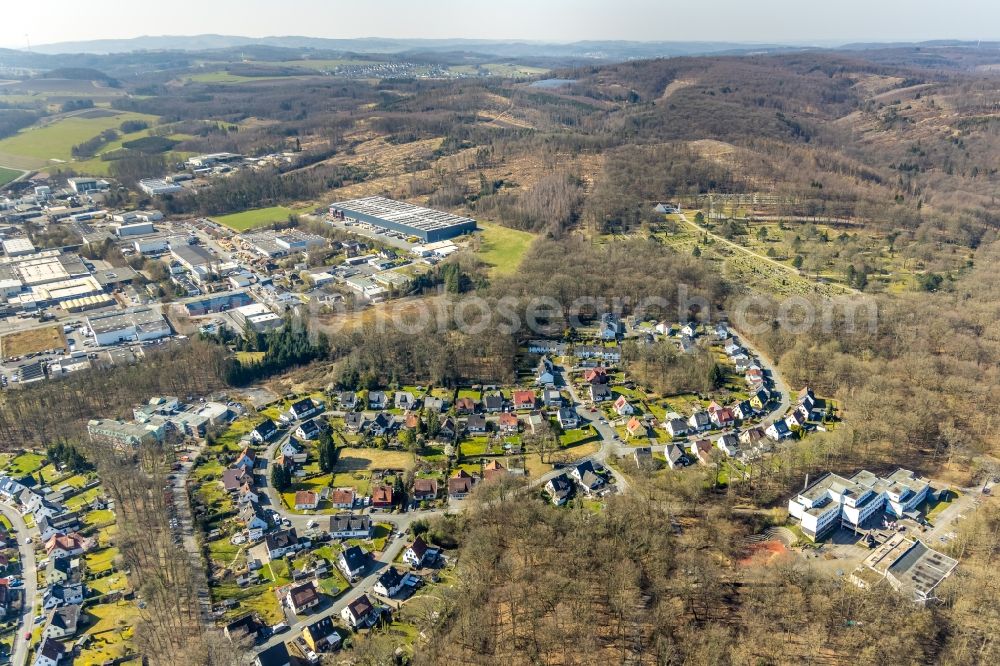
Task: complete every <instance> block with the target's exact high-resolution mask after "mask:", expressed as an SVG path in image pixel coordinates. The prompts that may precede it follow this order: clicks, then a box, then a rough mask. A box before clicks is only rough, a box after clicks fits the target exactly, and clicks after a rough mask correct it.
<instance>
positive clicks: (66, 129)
mask: <svg viewBox="0 0 1000 666" xmlns="http://www.w3.org/2000/svg"><path fill="white" fill-rule="evenodd" d="M156 119H157V118H156V116H150V115H146V114H143V113H131V112H124V111H122V112H116V113H115V114H114V115H109V116H103V117H100V118H84V117H77V116H68V117H65V118H60V119H58V120H56V121H54V122H50V123H48V124H43V125H35V126H33V127H29V128H28V129H25V130H21V131H20V132H18V133H17V134H15V135H14V136H11V137H7V138H6V139H3V140H2V141H0V161H5V160H4V158H3V156H5V155H12V156H15V157H21V158H29V159H33V160H35V161H36V162H37V166H44V165H45V164H46V163H47V162H48V161H49V160H59V161H63V162H70V161H72V160H73V153H72V149H73V146H75V145H78V144H80V143H83V142H84V141H86V140H88V139H92V138H93V137H95V136H97V135H98V134H100V133H101V132H103V131H104V130H108V129H117V128H118V127H119V126H120V125H121V124H122V123H123V122H124V121H126V120H145V121H146V122H149V123H151V124H152V123H153V122H155V121H156Z"/></svg>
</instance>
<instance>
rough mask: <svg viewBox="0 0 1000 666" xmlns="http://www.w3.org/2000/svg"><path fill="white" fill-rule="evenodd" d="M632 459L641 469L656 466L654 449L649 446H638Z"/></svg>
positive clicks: (633, 452)
mask: <svg viewBox="0 0 1000 666" xmlns="http://www.w3.org/2000/svg"><path fill="white" fill-rule="evenodd" d="M632 459H633V460H635V466H636V467H638V468H639V469H650V468H652V467H653V466H654V464H655V463H654V462H653V449H652V448H651V447H649V446H637V447H636V448H635V450H633V451H632Z"/></svg>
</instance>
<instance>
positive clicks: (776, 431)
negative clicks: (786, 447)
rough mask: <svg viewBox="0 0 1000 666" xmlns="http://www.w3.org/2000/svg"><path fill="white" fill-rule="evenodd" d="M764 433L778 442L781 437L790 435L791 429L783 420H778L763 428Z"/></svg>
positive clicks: (785, 437)
mask: <svg viewBox="0 0 1000 666" xmlns="http://www.w3.org/2000/svg"><path fill="white" fill-rule="evenodd" d="M764 434H765V435H767V436H768V437H770V438H771V439H773V440H774V441H776V442H780V441H781V440H783V439H787V438H788V437H791V436H792V431H791V430H789V429H788V424H787V423H785V422H784V421H781V420H778V421H775V422H774V423H772V424H771V425H769V426H768V427H767V429H766V430H764Z"/></svg>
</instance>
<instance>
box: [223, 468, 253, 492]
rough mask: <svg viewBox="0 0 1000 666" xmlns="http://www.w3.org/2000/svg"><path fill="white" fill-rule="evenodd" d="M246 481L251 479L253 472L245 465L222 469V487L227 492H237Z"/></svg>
mask: <svg viewBox="0 0 1000 666" xmlns="http://www.w3.org/2000/svg"><path fill="white" fill-rule="evenodd" d="M248 481H253V474H251V473H250V472H248V471H247V470H246V468H245V467H235V468H232V469H227V470H223V472H222V477H221V478H220V482H221V483H222V488H223V490H225V491H226V492H227V493H238V492H239V491H240V488H242V487H243V486H244V485H245V484H246V483H247V482H248Z"/></svg>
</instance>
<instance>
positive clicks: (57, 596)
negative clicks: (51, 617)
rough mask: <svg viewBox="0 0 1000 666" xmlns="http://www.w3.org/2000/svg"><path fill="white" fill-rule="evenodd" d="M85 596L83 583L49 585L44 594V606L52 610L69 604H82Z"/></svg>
mask: <svg viewBox="0 0 1000 666" xmlns="http://www.w3.org/2000/svg"><path fill="white" fill-rule="evenodd" d="M83 596H84V589H83V583H73V584H64V583H56V584H54V585H49V586H48V587H47V588H45V592H44V594H43V595H42V608H44V609H45V610H51V609H53V608H59V607H60V606H66V605H69V604H82V603H83Z"/></svg>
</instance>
